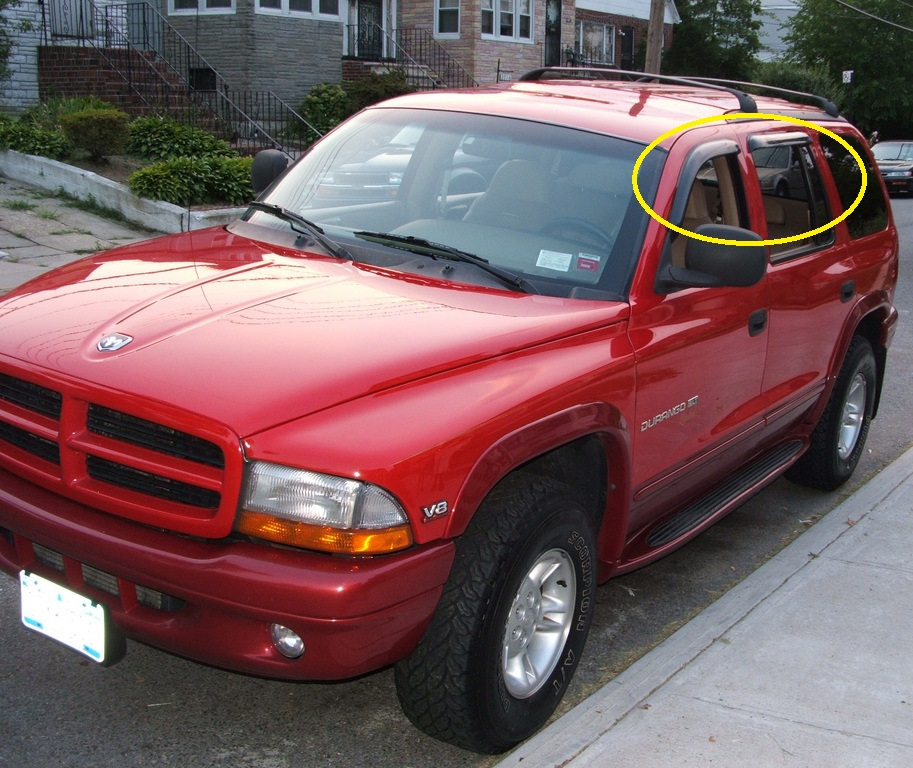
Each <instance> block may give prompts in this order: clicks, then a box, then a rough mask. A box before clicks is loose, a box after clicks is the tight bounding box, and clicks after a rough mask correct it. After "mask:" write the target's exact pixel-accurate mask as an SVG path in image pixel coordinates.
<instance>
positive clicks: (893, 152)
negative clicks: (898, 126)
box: [872, 141, 913, 161]
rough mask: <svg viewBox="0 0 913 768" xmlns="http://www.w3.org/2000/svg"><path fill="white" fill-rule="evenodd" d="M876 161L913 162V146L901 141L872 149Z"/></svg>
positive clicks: (883, 144)
mask: <svg viewBox="0 0 913 768" xmlns="http://www.w3.org/2000/svg"><path fill="white" fill-rule="evenodd" d="M872 154H873V155H875V159H876V160H910V161H913V144H910V143H907V142H903V141H887V142H882V143H881V144H876V145H875V146H874V147H872Z"/></svg>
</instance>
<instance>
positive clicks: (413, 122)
mask: <svg viewBox="0 0 913 768" xmlns="http://www.w3.org/2000/svg"><path fill="white" fill-rule="evenodd" d="M642 150H643V146H642V145H640V144H637V143H635V142H631V141H626V140H622V139H617V138H612V137H607V136H602V135H596V134H592V133H588V132H584V131H579V130H574V129H570V128H564V127H560V126H554V125H549V124H543V123H535V122H529V121H525V120H519V119H512V118H499V117H491V116H486V115H474V114H465V113H456V112H443V111H431V110H415V109H385V108H381V109H370V110H367V111H365V112H362V113H361V114H359V115H357V116H356V117H354V118H353V119H352V120H350V121H348V122H347V123H345V124H344V125H342V126H341V127H340V128H338V129H337V130H336V131H334V132H332V133H331V134H330V135H329V136H327V137H326V138H325V139H324V140H322V141H321V142H320V143H318V144H317V145H316V146H315V147H313V148H312V149H311V150H310V152H309V153H308V154H307V155H305V156H304V157H303V158H301V160H299V161H298V163H297V164H296V165H295V166H294V167H293V168H292V169H291V170H290V171H289V172H288V173H287V174H286V176H284V177H283V178H282V179H281V180H280V181H279V182H278V184H276V185H275V186H274V187H273V188H272V189H271V190H270V191H269V193H268V194H267V195H266V196H264V197H263V198H262V199H261V200H262V201H263V202H267V203H270V204H272V205H273V206H279V207H281V208H282V209H284V210H285V211H288V212H291V213H292V214H296V215H298V216H300V217H304V218H306V219H307V220H308V221H309V222H311V223H313V224H314V225H316V226H318V227H319V228H320V229H321V230H322V232H323V233H325V234H326V236H327V237H329V238H332V239H333V240H334V241H335V242H336V243H339V244H341V245H342V246H343V247H344V249H345V251H346V253H348V254H350V255H351V256H352V258H353V259H354V260H355V261H357V262H365V263H369V264H375V265H378V266H383V267H385V268H390V269H402V270H404V271H418V270H419V269H421V267H420V266H418V264H417V263H416V262H417V261H427V259H429V258H432V259H454V258H455V257H459V256H460V254H458V253H456V252H457V251H461V252H464V253H465V254H469V255H470V256H474V257H479V258H480V259H483V260H485V262H487V263H488V265H491V266H492V267H496V268H498V269H499V270H503V271H506V272H507V273H510V274H513V275H516V276H517V277H518V278H520V280H519V281H517V284H518V285H526V286H529V287H530V290H531V292H539V293H548V294H552V295H565V296H568V295H574V291H575V289H585V288H589V289H593V290H595V291H599V292H604V293H609V294H613V295H614V296H615V297H618V296H621V295H623V294H624V293H625V291H626V288H627V285H628V281H629V279H630V274H631V272H632V269H633V266H634V264H635V262H636V258H637V255H638V254H639V250H640V244H641V241H642V239H643V233H644V231H645V229H646V222H647V221H648V217H647V214H646V212H645V211H644V210H643V208H642V207H641V206H640V205H639V203H638V202H637V200H636V198H635V197H634V193H633V187H632V183H631V174H632V171H633V168H634V163H635V161H636V160H637V157H638V155H640V153H641V152H642ZM662 158H663V153H662V152H651V153H650V155H648V156H647V158H646V159H645V162H644V163H643V166H642V168H641V171H640V174H639V177H638V183H639V186H640V189H641V193H642V194H643V195H644V197H645V199H646V200H648V201H651V200H652V199H653V194H654V192H655V186H656V179H657V177H658V171H659V167H660V165H661V163H662ZM246 220H247V221H249V222H251V223H255V224H256V225H258V226H264V227H270V228H273V229H277V230H278V229H282V228H288V226H289V225H288V223H287V221H284V220H283V219H282V218H281V217H276V216H275V215H273V216H271V215H269V213H268V212H265V211H263V210H260V211H251V212H249V213H248V215H247V217H246ZM385 234H386V235H390V236H391V237H389V238H383V237H381V235H385ZM434 244H439V245H441V246H445V248H441V249H435V248H432V247H429V245H434ZM469 263H470V262H469V260H468V259H466V260H463V261H462V262H461V263H460V264H459V267H458V268H456V267H453V266H451V265H448V266H447V268H446V270H442V271H441V274H444V272H446V273H447V274H448V276H449V277H450V279H453V280H455V281H463V280H468V281H469V282H475V281H476V280H477V279H478V280H479V281H481V282H480V284H483V285H489V284H490V281H491V280H492V279H493V278H492V270H489V271H488V274H487V275H485V274H484V271H483V270H482V269H480V267H481V266H485V265H480V264H479V263H478V259H476V263H475V264H474V265H472V266H469ZM476 273H479V275H480V276H479V277H478V278H476V277H473V275H475V274H476ZM423 274H428V273H427V272H423ZM467 276H468V277H467ZM503 283H504V281H503V280H502V283H501V284H502V286H503ZM578 294H579V291H578Z"/></svg>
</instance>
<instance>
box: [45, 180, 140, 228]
mask: <svg viewBox="0 0 913 768" xmlns="http://www.w3.org/2000/svg"><path fill="white" fill-rule="evenodd" d="M55 197H56V198H57V199H58V200H62V201H63V204H64V205H66V206H67V207H68V208H76V209H77V210H80V211H83V212H84V213H91V214H94V215H95V216H100V217H102V218H103V219H110V220H111V221H116V222H117V223H118V224H123V225H124V226H125V227H129V228H130V229H134V230H136V231H137V232H153V231H154V230H151V229H149V228H147V227H144V226H142V225H141V224H137V223H136V222H134V221H130V220H129V219H128V218H127V217H126V216H124V214H122V213H121V212H120V211H118V210H117V209H116V208H109V207H108V206H106V205H101V204H100V203H99V202H98V201H97V200H96V199H95V198H94V197H93V196H92V195H89V196H88V197H87V198H85V199H82V198H79V197H76V196H75V195H71V194H70V193H69V192H66V191H64V189H63V187H60V188H58V190H57V194H56V195H55Z"/></svg>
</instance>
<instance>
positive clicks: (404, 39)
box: [394, 29, 479, 88]
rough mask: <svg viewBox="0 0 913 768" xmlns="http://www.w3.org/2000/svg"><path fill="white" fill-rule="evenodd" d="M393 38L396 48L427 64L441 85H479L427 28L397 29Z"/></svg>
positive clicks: (447, 86) (450, 86) (451, 86)
mask: <svg viewBox="0 0 913 768" xmlns="http://www.w3.org/2000/svg"><path fill="white" fill-rule="evenodd" d="M394 39H395V41H396V44H397V47H398V48H401V49H402V50H404V51H406V52H407V53H408V54H409V55H410V56H411V57H412V58H413V59H415V60H416V61H418V62H419V63H421V64H424V65H425V66H427V67H428V68H429V69H430V70H431V72H433V73H434V75H435V78H436V79H437V80H439V81H440V82H441V83H442V84H443V87H445V88H473V87H477V86H478V85H479V81H478V80H476V79H475V78H474V77H473V76H472V75H471V74H470V73H469V71H468V70H467V69H466V68H465V67H463V65H462V64H460V62H459V61H457V60H456V59H455V58H454V57H453V55H452V54H451V53H450V51H448V50H447V49H446V48H444V47H443V46H442V45H441V44H440V43H439V42H438V41H437V40H435V39H434V36H433V35H432V34H431V33H430V32H428V30H427V29H397V30H395V31H394Z"/></svg>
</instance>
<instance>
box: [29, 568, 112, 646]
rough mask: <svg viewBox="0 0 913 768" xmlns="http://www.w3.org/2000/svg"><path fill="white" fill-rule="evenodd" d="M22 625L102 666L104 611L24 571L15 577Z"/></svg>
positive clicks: (70, 592)
mask: <svg viewBox="0 0 913 768" xmlns="http://www.w3.org/2000/svg"><path fill="white" fill-rule="evenodd" d="M19 584H20V588H21V595H22V623H23V624H24V625H25V626H26V627H28V628H29V629H32V630H34V631H36V632H39V633H41V634H42V635H45V636H47V637H50V638H51V639H53V640H56V641H57V642H59V643H63V644H64V645H66V646H68V647H70V648H72V649H74V650H76V651H79V652H80V653H82V654H84V655H86V656H88V657H89V658H90V659H92V660H93V661H97V662H98V663H100V664H103V663H104V662H105V661H106V660H107V659H106V658H105V655H106V654H105V650H106V647H107V645H106V634H107V632H106V630H107V619H106V616H105V607H104V606H103V605H101V604H99V603H97V602H95V601H94V600H90V599H89V598H88V597H83V596H82V595H80V594H78V593H76V592H73V591H72V590H70V589H67V588H66V587H61V586H60V585H59V584H55V583H54V582H53V581H49V580H48V579H45V578H43V577H41V576H38V575H37V574H34V573H29V572H28V571H21V572H20V573H19Z"/></svg>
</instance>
